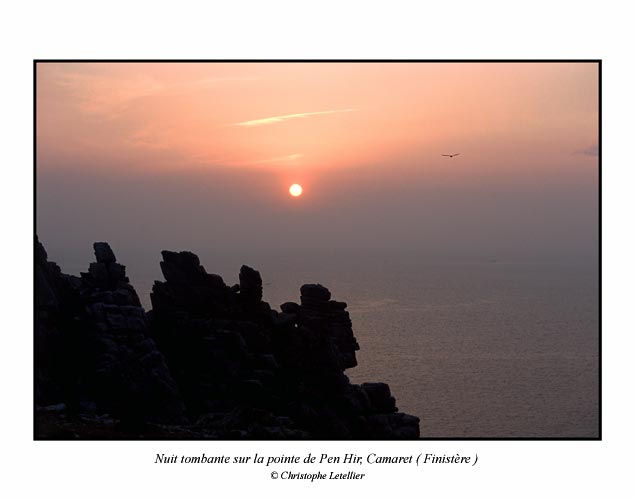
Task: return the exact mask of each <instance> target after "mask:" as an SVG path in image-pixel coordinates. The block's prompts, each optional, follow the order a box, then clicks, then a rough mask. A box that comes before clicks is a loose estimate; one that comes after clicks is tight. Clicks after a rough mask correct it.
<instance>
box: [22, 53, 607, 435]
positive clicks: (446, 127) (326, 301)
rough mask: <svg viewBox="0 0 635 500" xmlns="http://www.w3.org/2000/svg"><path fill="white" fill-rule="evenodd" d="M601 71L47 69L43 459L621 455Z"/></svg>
mask: <svg viewBox="0 0 635 500" xmlns="http://www.w3.org/2000/svg"><path fill="white" fill-rule="evenodd" d="M601 77H602V75H601V60H599V59H498V60H491V59H480V60H476V59H472V60H464V59H447V60H446V59H437V60H426V59H393V60H387V59H365V60H362V59H337V60H335V59H315V60H307V59H297V60H295V59H286V60H280V59H267V60H264V59H261V60H255V59H225V60H216V59H209V60H208V59H200V60H199V59H147V60H145V59H35V60H34V61H33V86H34V88H33V108H34V110H33V116H34V129H33V143H34V144H33V148H34V165H33V169H34V170H33V195H34V200H33V202H34V221H33V226H34V227H33V231H32V232H33V245H34V247H33V248H34V250H33V287H34V290H33V292H34V297H33V309H34V311H33V313H34V323H33V325H34V326H33V332H32V336H33V388H32V390H33V395H32V404H33V440H34V441H59V440H62V441H66V440H84V441H97V440H99V441H102V440H113V441H116V440H130V441H141V440H147V441H158V440H174V441H189V440H196V441H206V440H210V441H214V440H216V441H218V440H223V441H224V440H227V441H241V440H246V441H269V440H290V441H294V440H320V441H322V440H345V441H376V440H389V441H397V440H409V441H414V440H510V441H511V440H601V439H602V425H601V424H602V422H601V403H602V398H601V321H600V314H601V307H600V306H601V303H600V283H601V265H600V259H601V238H600V236H601V232H600V218H601V214H600V205H601V198H600V195H601V155H602V149H601V123H602V121H601V110H602V108H601Z"/></svg>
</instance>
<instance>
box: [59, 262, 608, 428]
mask: <svg viewBox="0 0 635 500" xmlns="http://www.w3.org/2000/svg"><path fill="white" fill-rule="evenodd" d="M52 257H55V256H52ZM119 260H120V261H121V262H122V263H124V264H127V265H128V271H129V276H130V277H131V281H132V283H133V284H134V285H135V287H136V288H137V291H138V292H139V294H140V296H141V297H142V301H143V302H144V305H145V306H146V307H148V308H149V291H150V288H151V286H152V281H153V280H154V279H162V277H161V274H160V270H159V265H158V261H159V259H158V257H157V258H156V259H155V260H156V262H152V265H149V264H148V263H147V262H148V260H147V259H140V260H139V261H138V262H142V263H143V264H142V265H140V266H135V265H134V264H133V263H132V262H131V261H130V260H128V261H126V260H125V259H124V258H123V256H121V257H120V259H119ZM131 260H133V261H134V260H135V259H131ZM201 261H202V262H203V264H204V266H205V268H206V269H207V271H208V272H214V273H217V274H221V275H222V276H223V278H224V279H225V282H226V283H228V284H233V283H235V282H237V281H238V270H239V268H240V264H241V263H247V264H249V265H252V266H253V267H255V268H256V269H258V270H260V272H261V274H262V276H263V281H264V283H265V286H264V294H265V297H264V299H265V300H266V301H267V302H269V303H270V304H271V305H272V306H273V307H278V306H279V305H280V304H281V303H283V302H286V301H289V300H294V301H299V288H300V286H301V285H302V284H304V283H315V282H319V283H322V284H323V285H325V286H327V287H328V288H329V289H330V290H331V292H332V294H333V298H334V299H337V300H343V301H346V302H347V303H348V304H349V307H348V310H349V312H350V314H351V317H352V320H353V330H354V332H355V336H356V337H357V339H358V341H359V344H360V346H361V350H360V351H359V352H358V354H357V359H358V362H359V366H358V367H356V368H355V369H352V370H348V371H347V374H348V375H349V377H350V378H351V380H352V381H353V382H356V383H361V382H372V381H382V382H387V383H389V384H390V387H391V389H392V392H393V395H394V396H395V397H396V398H397V404H398V407H399V409H400V410H401V411H405V412H407V413H411V414H414V415H417V416H419V417H420V418H421V431H422V436H423V437H495V436H502V437H564V436H573V437H582V436H597V433H598V406H599V405H598V378H599V375H598V328H599V319H598V309H599V307H598V278H597V263H596V262H597V261H595V263H594V262H591V261H589V263H586V264H584V263H579V264H571V263H567V264H562V263H559V264H557V263H549V264H546V263H531V262H506V261H503V260H501V261H496V262H494V261H485V260H482V261H473V262H458V261H457V262H444V263H432V262H428V261H427V260H425V259H413V258H410V259H385V258H376V259H357V258H356V259H347V260H346V262H338V261H337V259H332V258H331V259H322V260H320V259H307V258H305V259H303V260H301V259H298V258H296V259H295V260H294V259H292V260H289V259H276V258H262V257H260V258H259V260H258V261H254V260H251V261H250V260H245V258H244V257H240V256H234V257H231V258H222V259H221V258H218V256H211V255H209V256H205V255H203V254H201ZM59 263H60V264H61V265H62V268H63V270H64V271H66V272H71V273H73V274H76V273H78V272H79V270H80V269H85V268H86V267H87V263H86V264H83V265H81V266H65V265H64V263H63V262H59ZM214 263H218V264H220V265H216V266H215V265H214Z"/></svg>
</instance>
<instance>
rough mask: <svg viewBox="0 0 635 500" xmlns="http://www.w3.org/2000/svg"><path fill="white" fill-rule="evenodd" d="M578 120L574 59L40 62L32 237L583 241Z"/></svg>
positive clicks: (284, 243) (592, 206)
mask: <svg viewBox="0 0 635 500" xmlns="http://www.w3.org/2000/svg"><path fill="white" fill-rule="evenodd" d="M597 127H598V68H597V65H596V64H593V63H513V64H511V63H383V64H382V63H172V64H169V63H125V64H124V63H118V64H110V63H95V64H86V63H67V64H61V63H40V64H38V67H37V175H38V186H37V187H38V232H39V233H40V237H41V238H42V239H43V241H44V243H45V244H46V245H47V246H48V247H51V249H52V250H53V253H54V256H56V255H55V254H57V256H58V258H61V257H63V255H64V254H65V252H66V250H65V249H66V248H67V246H68V245H70V244H71V243H70V242H72V245H80V246H84V245H88V246H90V243H92V241H94V240H95V239H108V238H110V239H111V240H114V241H115V243H119V244H120V245H124V246H125V245H134V246H135V247H138V246H139V245H150V246H152V245H164V246H166V245H174V246H187V245H190V246H194V247H197V246H201V245H206V244H207V243H206V242H207V241H208V239H209V238H210V234H213V235H214V238H217V241H216V242H215V244H216V245H220V246H222V247H223V248H225V249H226V250H227V251H230V250H231V249H232V248H236V247H238V248H244V247H245V245H249V244H250V242H253V241H258V242H259V243H257V244H254V245H255V246H254V248H255V249H259V248H260V247H261V245H260V243H262V249H264V248H268V249H269V250H271V251H276V249H278V248H280V247H284V248H287V249H289V250H290V251H291V250H292V251H298V250H302V249H305V248H318V247H322V246H323V247H324V248H331V249H332V248H333V246H335V248H337V246H338V244H340V243H341V245H342V249H347V250H349V251H356V250H357V249H361V248H366V249H368V248H376V249H383V250H386V251H387V250H389V249H394V250H397V249H403V248H414V249H420V250H434V251H437V252H445V251H456V250H457V249H459V248H460V249H463V250H464V251H465V250H466V249H469V248H473V249H475V250H478V251H480V252H482V251H486V252H489V251H496V249H504V250H506V251H515V250H523V251H526V252H532V251H536V252H538V251H548V250H557V251H560V252H565V253H566V252H569V251H580V250H589V251H591V250H594V249H595V247H596V246H597V240H596V232H597V231H596V228H597V179H598V155H597V153H598V143H597V138H598V128H597ZM444 153H461V154H460V156H458V157H455V158H452V159H450V158H446V157H442V156H441V155H442V154H444ZM294 183H298V184H300V185H302V188H303V193H302V195H301V196H299V197H297V198H294V197H291V196H290V195H289V191H288V189H289V186H290V185H291V184H294ZM134 239H137V240H139V241H138V242H135V241H133V240H134ZM141 240H143V243H140V241H141ZM126 242H128V243H126ZM273 242H275V244H274V243H273ZM338 242H339V243H338Z"/></svg>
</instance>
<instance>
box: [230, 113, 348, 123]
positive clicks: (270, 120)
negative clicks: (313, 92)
mask: <svg viewBox="0 0 635 500" xmlns="http://www.w3.org/2000/svg"><path fill="white" fill-rule="evenodd" d="M350 111H355V110H354V109H333V110H329V111H312V112H310V113H294V114H292V115H281V116H270V117H268V118H258V119H257V120H248V121H246V122H239V123H234V124H233V125H234V126H236V127H258V126H261V125H271V124H273V123H280V122H283V121H285V120H291V119H293V118H304V117H306V116H314V115H332V114H335V113H348V112H350Z"/></svg>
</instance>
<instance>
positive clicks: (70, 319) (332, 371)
mask: <svg viewBox="0 0 635 500" xmlns="http://www.w3.org/2000/svg"><path fill="white" fill-rule="evenodd" d="M94 249H95V256H96V262H93V263H92V264H90V266H89V269H88V272H86V273H81V277H80V278H77V277H72V276H68V275H65V274H63V273H62V272H61V270H60V269H59V267H57V266H56V265H55V264H53V263H51V262H48V260H47V256H46V252H45V251H44V248H43V247H42V246H41V245H40V244H39V242H36V313H37V314H36V337H35V340H36V403H37V404H38V405H39V407H40V408H45V407H46V408H64V412H62V413H63V416H62V417H60V418H61V419H62V420H64V419H66V420H64V426H65V427H64V428H65V429H66V430H67V431H68V428H69V426H70V427H71V428H72V423H69V421H68V419H71V420H72V418H79V417H77V416H76V415H79V416H81V418H83V419H84V421H86V419H88V420H89V421H90V422H93V423H95V422H97V423H96V424H95V425H98V426H99V425H101V424H100V422H101V421H100V420H99V419H100V418H102V417H100V415H102V416H103V414H107V415H106V416H104V417H103V418H106V422H116V423H118V424H119V430H121V429H123V430H124V431H125V432H128V433H129V434H128V435H129V436H131V437H133V438H138V437H143V436H145V435H151V436H155V437H156V436H159V437H168V438H169V437H174V438H177V439H181V438H184V437H185V438H197V439H214V438H221V439H235V438H236V439H240V438H248V439H284V438H292V439H400V438H417V437H419V419H418V418H417V417H414V416H410V415H406V414H403V413H399V412H398V410H397V407H396V405H395V398H394V397H392V395H391V393H390V389H389V387H388V385H386V384H383V383H367V384H362V385H355V384H352V383H351V382H350V381H349V379H348V377H347V376H346V375H345V374H344V371H345V370H346V369H347V368H351V367H354V366H356V365H357V360H356V356H355V352H356V351H357V350H358V349H359V345H358V343H357V341H356V339H355V336H354V334H353V330H352V324H351V319H350V316H349V314H348V312H347V310H346V308H347V304H346V303H345V302H338V301H335V300H332V299H331V293H330V292H329V290H328V289H327V288H326V287H324V286H323V285H320V284H307V285H304V286H302V288H301V290H300V303H299V304H298V303H294V302H286V303H284V304H282V306H281V308H280V309H281V310H280V311H277V310H274V309H272V308H271V307H270V306H269V304H267V303H266V302H264V301H263V300H262V296H263V295H262V294H263V289H262V279H261V276H260V273H259V272H258V271H256V270H254V269H252V268H250V267H248V266H242V268H241V269H240V272H239V277H238V278H239V283H238V284H235V285H233V286H229V285H227V284H226V283H225V282H224V280H223V279H222V278H221V277H220V276H218V275H216V274H211V273H208V272H207V271H206V270H205V269H204V267H203V266H202V265H201V263H200V261H199V258H198V257H197V256H196V255H195V254H193V253H191V252H171V251H163V252H162V257H163V260H162V261H161V270H162V273H163V276H164V279H165V281H156V282H155V283H154V286H153V288H152V293H151V301H152V310H151V311H150V312H148V313H146V312H145V311H144V310H143V308H142V307H141V304H140V301H139V298H138V296H137V294H136V292H135V290H134V288H133V287H132V286H131V285H130V283H129V280H128V278H127V277H126V273H125V267H124V266H122V265H121V264H119V263H118V262H117V259H116V257H115V254H114V252H113V251H112V249H111V248H110V246H109V245H108V244H107V243H95V244H94ZM60 354H62V356H61V357H58V355H60ZM55 360H57V361H55ZM58 365H61V366H58ZM62 367H63V368H62ZM59 403H63V404H62V405H59ZM45 414H46V419H47V422H48V424H47V425H46V428H47V429H49V428H50V427H51V425H50V420H51V412H50V411H48V412H45ZM109 419H110V420H109ZM36 422H37V421H36ZM103 425H107V424H103ZM157 426H159V427H157ZM60 427H62V424H60ZM148 429H150V430H148ZM100 432H101V431H100ZM144 433H145V434H144ZM75 434H77V436H75V437H80V438H81V437H83V436H85V433H82V432H80V433H77V432H75ZM98 434H99V433H98ZM47 435H48V434H47V432H44V434H43V435H40V436H39V437H47ZM65 435H66V434H65ZM100 435H101V434H100ZM36 437H37V424H36Z"/></svg>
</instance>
